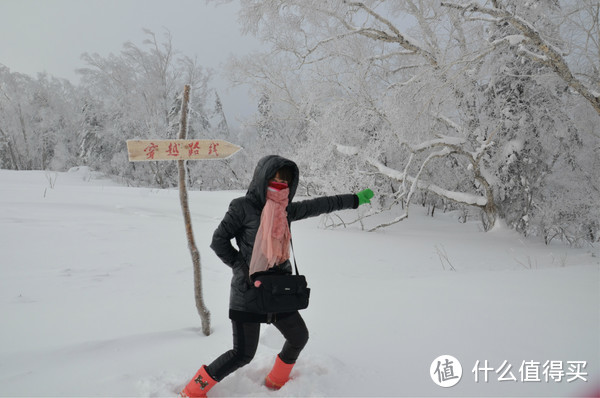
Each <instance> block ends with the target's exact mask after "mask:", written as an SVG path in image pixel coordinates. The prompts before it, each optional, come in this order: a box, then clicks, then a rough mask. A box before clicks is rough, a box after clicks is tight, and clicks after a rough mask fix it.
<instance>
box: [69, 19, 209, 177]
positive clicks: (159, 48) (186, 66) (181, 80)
mask: <svg viewBox="0 0 600 398" xmlns="http://www.w3.org/2000/svg"><path fill="white" fill-rule="evenodd" d="M146 35H147V39H146V40H144V43H143V44H144V47H139V46H137V45H136V44H134V43H131V42H127V43H125V44H124V46H123V50H122V51H121V53H120V54H119V55H114V54H110V55H109V56H107V57H102V56H100V55H99V54H84V55H83V56H82V57H83V60H84V61H85V62H86V64H87V67H86V68H83V69H79V70H78V72H79V73H80V74H81V76H82V86H83V88H84V89H85V91H86V95H85V97H84V103H85V104H86V107H85V109H84V112H85V113H86V126H85V128H86V134H85V139H84V141H83V146H82V153H83V154H85V156H86V158H85V160H86V161H87V162H88V164H89V165H92V166H93V167H94V168H96V169H99V170H102V171H105V172H107V173H109V174H112V175H120V176H122V177H124V178H126V179H128V180H131V181H136V182H135V183H154V184H157V185H159V186H163V187H166V186H172V185H176V184H177V169H176V165H175V164H174V163H173V162H162V163H159V162H144V163H141V164H132V163H130V162H129V161H128V158H127V150H126V147H125V141H126V140H127V139H133V138H138V139H145V138H175V137H176V134H177V131H178V126H177V123H178V120H179V119H178V112H179V104H180V102H178V101H180V100H178V96H180V94H181V92H182V90H183V87H184V85H185V84H190V85H191V88H192V96H193V97H192V99H191V112H192V113H193V114H194V115H193V116H192V120H191V121H192V122H193V121H194V120H197V121H199V123H200V126H201V127H198V124H194V123H191V124H190V126H191V127H190V130H192V129H194V128H195V129H198V130H200V131H203V130H204V126H203V125H202V123H204V122H205V120H206V117H207V116H206V112H205V108H206V98H207V95H208V93H209V88H208V83H209V81H210V76H211V72H210V71H208V70H205V69H204V68H203V67H201V66H200V65H198V64H197V63H196V62H195V60H193V59H190V58H189V57H185V56H180V55H179V54H178V52H177V51H176V50H175V49H174V48H173V45H172V40H171V36H170V34H169V33H168V32H165V35H164V40H163V41H159V39H158V38H157V37H156V35H155V34H154V33H153V32H151V31H148V30H146ZM195 115H198V116H197V117H196V116H195ZM149 175H151V176H152V179H153V181H147V179H148V177H147V176H149Z"/></svg>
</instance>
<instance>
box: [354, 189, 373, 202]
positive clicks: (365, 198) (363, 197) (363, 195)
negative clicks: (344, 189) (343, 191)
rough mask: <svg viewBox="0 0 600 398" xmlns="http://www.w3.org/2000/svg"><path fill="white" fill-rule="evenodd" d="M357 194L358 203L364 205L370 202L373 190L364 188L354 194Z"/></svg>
mask: <svg viewBox="0 0 600 398" xmlns="http://www.w3.org/2000/svg"><path fill="white" fill-rule="evenodd" d="M356 196H358V205H359V206H360V205H364V204H365V203H371V198H372V197H373V196H375V194H374V193H373V191H371V190H370V189H368V188H367V189H365V190H362V191H360V192H359V193H357V194H356Z"/></svg>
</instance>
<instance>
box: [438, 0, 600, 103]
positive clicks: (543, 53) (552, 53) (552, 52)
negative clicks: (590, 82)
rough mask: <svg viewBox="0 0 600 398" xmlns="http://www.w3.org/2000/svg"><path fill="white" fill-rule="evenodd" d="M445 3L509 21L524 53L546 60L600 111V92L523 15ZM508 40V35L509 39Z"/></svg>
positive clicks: (513, 37)
mask: <svg viewBox="0 0 600 398" xmlns="http://www.w3.org/2000/svg"><path fill="white" fill-rule="evenodd" d="M442 6H444V7H448V8H454V9H457V10H460V11H462V12H463V13H466V12H471V13H480V14H486V15H490V16H493V17H495V18H498V19H501V20H504V21H507V22H508V23H510V24H511V25H512V26H513V27H514V28H515V29H517V30H518V31H520V32H521V33H522V35H523V36H524V38H525V39H526V40H524V39H523V38H522V37H521V35H515V36H511V37H510V40H515V41H516V40H518V42H519V43H521V45H520V46H519V50H520V53H521V54H523V55H524V56H527V57H528V58H530V59H532V60H533V61H535V62H539V63H542V64H544V65H546V66H548V67H550V68H552V70H554V72H555V73H556V74H557V75H558V76H559V77H560V78H561V79H562V80H564V81H565V83H567V84H568V85H569V86H570V87H571V88H573V89H574V90H575V91H577V92H578V93H579V94H580V95H581V96H582V97H584V98H585V99H586V100H587V101H588V102H589V103H590V104H591V105H592V107H593V108H594V110H596V112H598V113H599V114H600V95H599V94H598V93H596V92H594V91H593V90H591V89H589V88H588V87H586V86H585V85H584V84H583V83H582V82H581V81H580V80H579V79H577V78H576V77H575V76H574V75H573V73H572V72H571V69H570V68H569V66H568V65H567V63H566V61H565V59H564V58H563V56H562V55H561V54H560V51H559V50H558V49H557V48H555V47H554V46H553V45H552V44H550V43H548V41H547V40H544V38H543V37H542V35H541V34H540V32H539V31H538V30H537V29H536V28H535V27H534V26H533V25H532V24H531V23H529V22H528V21H526V20H525V19H523V18H521V17H519V16H518V15H514V14H511V13H510V12H508V11H506V10H504V9H500V8H488V7H482V6H480V5H479V4H477V3H474V2H471V3H467V4H457V3H452V2H442ZM505 39H506V38H505ZM524 42H527V43H528V44H530V45H531V46H533V47H534V48H535V49H536V50H537V51H538V52H539V53H535V52H532V51H530V50H528V49H526V48H525V47H524V46H523V45H522V43H524Z"/></svg>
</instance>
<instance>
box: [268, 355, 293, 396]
mask: <svg viewBox="0 0 600 398" xmlns="http://www.w3.org/2000/svg"><path fill="white" fill-rule="evenodd" d="M293 367H294V364H293V363H285V362H283V361H282V360H281V358H279V355H277V358H275V365H273V369H271V373H269V374H268V375H267V377H266V378H265V386H267V387H268V388H270V389H272V390H279V389H280V388H281V387H283V385H284V384H285V383H287V381H288V380H289V379H290V372H291V371H292V368H293Z"/></svg>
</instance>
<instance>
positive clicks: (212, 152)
mask: <svg viewBox="0 0 600 398" xmlns="http://www.w3.org/2000/svg"><path fill="white" fill-rule="evenodd" d="M240 149H241V148H240V147H239V146H237V145H234V144H232V143H230V142H227V141H223V140H129V141H127V151H128V152H129V161H130V162H145V161H150V160H203V159H227V158H228V157H230V156H231V155H233V154H234V153H236V152H237V151H239V150H240Z"/></svg>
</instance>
